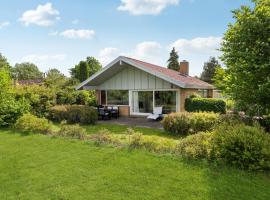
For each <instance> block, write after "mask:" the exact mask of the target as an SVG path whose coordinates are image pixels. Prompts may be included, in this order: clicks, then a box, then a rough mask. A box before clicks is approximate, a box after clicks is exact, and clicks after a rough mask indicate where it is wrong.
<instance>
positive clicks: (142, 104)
mask: <svg viewBox="0 0 270 200" xmlns="http://www.w3.org/2000/svg"><path fill="white" fill-rule="evenodd" d="M132 95H133V112H135V113H152V112H153V91H134V92H133V94H132Z"/></svg>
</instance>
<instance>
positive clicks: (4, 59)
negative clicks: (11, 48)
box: [0, 53, 11, 70]
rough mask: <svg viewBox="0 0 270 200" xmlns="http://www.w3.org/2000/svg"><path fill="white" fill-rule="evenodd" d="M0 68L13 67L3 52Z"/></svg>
mask: <svg viewBox="0 0 270 200" xmlns="http://www.w3.org/2000/svg"><path fill="white" fill-rule="evenodd" d="M0 69H6V70H10V69H11V66H10V65H9V63H8V61H7V59H6V57H4V56H3V55H2V54H1V53H0Z"/></svg>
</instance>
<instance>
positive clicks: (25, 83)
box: [17, 79, 43, 85]
mask: <svg viewBox="0 0 270 200" xmlns="http://www.w3.org/2000/svg"><path fill="white" fill-rule="evenodd" d="M42 82H43V80H42V79H33V80H18V81H17V83H18V84H19V85H33V84H41V83H42Z"/></svg>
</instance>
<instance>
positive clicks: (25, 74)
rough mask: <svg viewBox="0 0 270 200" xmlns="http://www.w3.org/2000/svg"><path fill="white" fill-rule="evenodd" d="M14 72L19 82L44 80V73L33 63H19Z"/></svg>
mask: <svg viewBox="0 0 270 200" xmlns="http://www.w3.org/2000/svg"><path fill="white" fill-rule="evenodd" d="M12 70H13V74H14V76H15V77H16V79H17V80H33V79H42V78H43V73H42V72H41V71H39V69H38V67H37V66H36V65H35V64H33V63H29V62H24V63H20V64H18V63H17V64H16V65H15V67H14V68H13V69H12Z"/></svg>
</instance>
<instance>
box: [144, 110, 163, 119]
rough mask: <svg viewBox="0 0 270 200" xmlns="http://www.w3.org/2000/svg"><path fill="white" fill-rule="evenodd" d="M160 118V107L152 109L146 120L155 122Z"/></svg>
mask: <svg viewBox="0 0 270 200" xmlns="http://www.w3.org/2000/svg"><path fill="white" fill-rule="evenodd" d="M161 117H162V107H154V111H153V113H152V114H150V115H149V116H148V117H147V119H153V120H157V119H159V118H161Z"/></svg>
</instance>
